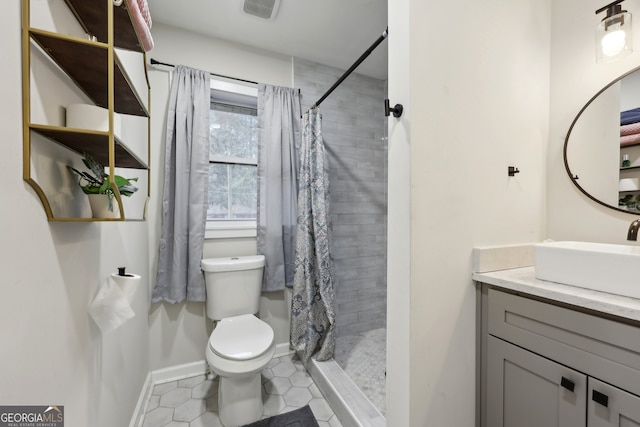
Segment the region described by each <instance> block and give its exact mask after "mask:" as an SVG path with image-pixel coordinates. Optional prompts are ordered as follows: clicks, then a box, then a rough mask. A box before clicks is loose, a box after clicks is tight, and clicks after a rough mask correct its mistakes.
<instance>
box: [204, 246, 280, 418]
mask: <svg viewBox="0 0 640 427" xmlns="http://www.w3.org/2000/svg"><path fill="white" fill-rule="evenodd" d="M200 265H201V267H202V271H204V277H205V284H206V287H207V316H208V317H209V318H210V319H212V320H214V321H216V325H215V328H214V330H213V332H212V333H211V337H209V342H208V344H207V349H206V358H207V363H208V364H209V367H210V368H211V370H212V371H213V372H214V373H216V374H217V375H218V376H219V377H220V379H219V382H220V385H219V388H218V413H219V416H220V421H222V423H223V424H224V425H225V427H237V426H242V425H245V424H250V423H252V422H255V421H258V420H259V419H260V418H262V411H263V403H262V382H261V378H260V372H261V371H262V369H264V367H265V366H266V365H267V363H269V361H270V360H271V358H272V357H273V354H274V353H275V342H274V334H273V329H271V327H270V326H269V325H267V324H266V323H265V322H263V321H262V320H260V319H258V318H257V317H256V316H255V315H254V314H255V313H257V312H258V307H259V305H260V293H261V286H262V272H263V270H264V256H262V255H255V256H244V257H233V258H208V259H203V260H202V261H201V264H200Z"/></svg>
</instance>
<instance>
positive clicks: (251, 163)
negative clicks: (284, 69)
mask: <svg viewBox="0 0 640 427" xmlns="http://www.w3.org/2000/svg"><path fill="white" fill-rule="evenodd" d="M211 86H212V88H211V109H210V112H209V114H210V129H209V136H210V145H209V207H208V209H207V228H253V229H255V222H256V213H257V194H258V193H257V170H258V166H257V165H258V117H257V90H256V89H255V88H248V87H246V86H240V85H236V84H230V83H223V82H215V81H213V80H212V85H211ZM225 237H228V236H225Z"/></svg>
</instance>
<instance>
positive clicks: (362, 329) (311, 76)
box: [294, 58, 387, 426]
mask: <svg viewBox="0 0 640 427" xmlns="http://www.w3.org/2000/svg"><path fill="white" fill-rule="evenodd" d="M342 75H343V71H342V70H338V69H336V68H333V67H328V66H324V65H320V64H317V63H313V62H309V61H306V60H301V59H298V58H296V59H295V61H294V86H295V87H298V88H300V90H301V95H302V109H303V111H306V110H307V109H308V108H310V107H311V106H312V105H313V104H314V103H315V102H316V101H317V100H318V99H319V97H321V96H322V95H323V93H325V91H326V88H328V87H330V86H331V85H332V84H333V83H334V82H336V80H337V79H339V78H340V77H341V76H342ZM385 95H386V82H385V81H383V80H378V79H375V78H371V77H366V76H362V75H359V74H352V75H351V76H350V77H349V78H348V79H345V80H344V81H343V82H342V83H341V84H340V85H339V87H337V88H336V89H335V91H334V92H333V93H332V94H331V96H329V97H327V98H326V99H323V102H322V106H321V107H320V112H321V113H322V134H323V138H324V142H325V147H326V151H327V155H328V161H329V167H330V192H331V212H332V213H331V220H332V223H333V248H334V250H333V255H334V263H335V273H334V276H335V277H334V278H335V307H336V311H337V319H336V323H337V339H336V351H335V355H334V360H333V361H330V362H312V366H310V367H309V370H310V372H311V375H312V376H313V377H314V380H315V381H316V383H317V384H318V387H320V388H321V390H322V391H323V392H324V393H325V395H327V399H328V400H329V401H330V402H331V400H332V399H331V397H332V396H331V395H332V393H337V396H334V398H335V399H336V400H343V401H346V404H348V405H354V404H355V406H357V408H355V409H354V408H351V409H349V411H351V412H353V411H354V410H355V412H360V413H363V414H364V417H365V418H367V419H369V420H371V421H372V424H374V425H380V423H379V421H380V418H381V417H383V415H384V413H385V410H386V408H385V400H386V398H385V389H386V380H385V370H386V366H385V360H386V357H385V356H386V302H387V283H386V258H387V253H386V251H387V238H386V236H387V138H386V118H385V111H384V99H385V97H386V96H385ZM346 374H348V375H349V377H347V376H346ZM317 375H322V378H317ZM356 386H357V389H356ZM325 387H326V388H328V389H329V390H325V389H324V388H325ZM354 389H355V391H354ZM358 389H359V390H358ZM335 403H336V402H335V401H334V402H332V404H335ZM343 403H345V402H343ZM334 409H335V411H336V413H337V414H339V415H340V409H339V408H334ZM342 415H343V416H345V417H347V418H348V417H350V416H352V415H353V414H342ZM361 421H362V420H361ZM344 425H345V426H348V425H351V424H350V423H349V422H348V421H346V422H344ZM354 425H357V424H354ZM362 425H365V426H366V425H369V423H367V421H366V420H365V422H363V423H362Z"/></svg>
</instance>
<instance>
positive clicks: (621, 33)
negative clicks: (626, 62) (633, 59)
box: [596, 0, 633, 62]
mask: <svg viewBox="0 0 640 427" xmlns="http://www.w3.org/2000/svg"><path fill="white" fill-rule="evenodd" d="M623 1H624V0H616V1H614V2H613V3H609V4H608V5H606V6H604V7H602V8H600V9H598V10H596V15H597V14H599V13H602V12H605V11H606V12H607V15H606V16H605V17H604V18H603V19H602V21H600V23H599V24H598V26H597V27H596V59H597V62H612V61H615V60H617V59H619V58H622V57H623V56H627V55H628V54H630V53H631V52H633V37H632V35H631V14H630V13H629V12H627V11H626V10H622V6H620V3H622V2H623Z"/></svg>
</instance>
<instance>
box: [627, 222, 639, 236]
mask: <svg viewBox="0 0 640 427" xmlns="http://www.w3.org/2000/svg"><path fill="white" fill-rule="evenodd" d="M638 228H640V219H636V220H635V221H633V222H632V223H631V225H630V226H629V232H628V233H627V240H638Z"/></svg>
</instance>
